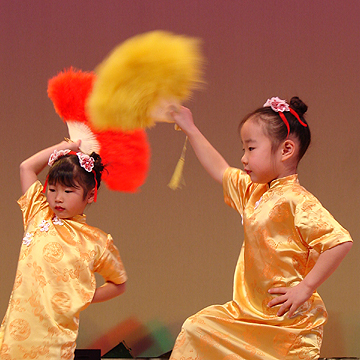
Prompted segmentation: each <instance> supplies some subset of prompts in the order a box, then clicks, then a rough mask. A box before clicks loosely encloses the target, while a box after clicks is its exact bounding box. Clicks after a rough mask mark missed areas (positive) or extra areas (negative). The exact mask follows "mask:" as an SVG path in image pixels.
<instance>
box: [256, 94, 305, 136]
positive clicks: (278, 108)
mask: <svg viewBox="0 0 360 360" xmlns="http://www.w3.org/2000/svg"><path fill="white" fill-rule="evenodd" d="M267 106H270V107H271V109H272V110H273V111H275V112H277V113H278V114H279V116H280V117H281V120H282V121H283V122H284V124H285V125H286V128H287V131H288V134H287V136H289V134H290V125H289V122H288V121H287V119H286V117H285V115H284V111H289V112H290V113H291V114H293V115H294V116H295V117H296V119H297V120H298V121H299V123H300V124H301V125H302V126H305V127H307V124H305V123H304V122H303V121H301V119H300V116H299V115H298V113H297V112H296V111H295V110H294V109H292V108H291V107H290V106H289V104H288V103H287V102H286V100H282V99H280V98H278V97H277V96H276V97H272V98H270V99H267V101H266V103H265V104H264V105H263V107H267Z"/></svg>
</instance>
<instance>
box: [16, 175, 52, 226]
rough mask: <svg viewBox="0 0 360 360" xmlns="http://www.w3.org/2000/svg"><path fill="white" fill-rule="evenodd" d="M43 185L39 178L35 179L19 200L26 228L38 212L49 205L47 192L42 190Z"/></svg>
mask: <svg viewBox="0 0 360 360" xmlns="http://www.w3.org/2000/svg"><path fill="white" fill-rule="evenodd" d="M42 190H43V186H42V184H41V182H40V181H39V180H37V181H35V182H34V183H33V184H32V185H31V186H30V187H29V188H28V190H27V191H26V192H25V194H24V195H22V196H21V197H20V199H19V200H18V204H19V206H20V210H21V211H22V214H23V223H24V228H26V227H27V225H28V223H29V221H30V220H31V219H32V218H33V217H34V215H35V214H36V213H38V212H39V211H40V210H42V209H44V208H45V207H47V206H48V205H47V204H48V203H47V200H46V196H45V194H44V193H43V192H42Z"/></svg>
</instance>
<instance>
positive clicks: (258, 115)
mask: <svg viewBox="0 0 360 360" xmlns="http://www.w3.org/2000/svg"><path fill="white" fill-rule="evenodd" d="M289 105H290V107H291V108H292V109H293V110H295V111H296V113H297V114H298V115H299V117H300V119H301V121H302V122H304V123H305V124H306V125H307V126H303V125H301V124H300V122H299V120H298V119H297V118H296V117H295V116H294V115H293V114H292V113H291V112H290V111H284V112H283V114H284V116H285V117H286V120H287V121H288V123H289V126H290V134H291V135H294V136H295V137H296V138H297V139H298V140H299V154H298V161H300V159H301V158H302V157H303V156H304V154H305V152H306V150H307V149H308V147H309V145H310V142H311V133H310V128H309V125H308V123H307V122H306V120H305V117H304V114H305V113H306V111H307V109H308V107H307V105H306V104H305V103H304V102H303V101H301V100H300V99H299V98H298V97H297V96H294V97H292V98H291V100H290V104H289ZM249 119H257V120H259V121H261V123H262V125H263V126H264V130H265V132H266V135H267V136H268V137H269V138H270V140H271V141H272V149H273V150H276V149H277V148H278V146H279V144H280V143H281V142H282V141H285V140H286V138H287V136H288V129H287V127H286V125H285V123H284V121H283V120H282V119H281V117H280V115H279V114H278V113H277V112H275V111H274V110H272V108H271V107H270V106H265V107H261V108H259V109H256V110H255V111H253V112H252V113H250V114H248V115H247V116H245V117H244V119H243V120H242V121H241V122H240V125H239V131H240V130H241V127H242V126H243V125H244V124H245V122H246V121H248V120H249Z"/></svg>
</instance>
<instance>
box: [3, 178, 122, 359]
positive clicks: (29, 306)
mask: <svg viewBox="0 0 360 360" xmlns="http://www.w3.org/2000/svg"><path fill="white" fill-rule="evenodd" d="M18 202H19V205H20V208H21V210H22V213H23V221H24V228H25V233H24V238H23V243H22V245H21V251H20V257H19V262H18V268H17V272H16V278H15V284H14V287H13V291H12V294H11V297H10V301H9V306H8V309H7V312H6V314H5V317H4V320H3V322H2V324H1V328H0V359H2V360H20V359H37V360H39V359H51V360H54V359H73V358H74V351H75V346H76V344H75V341H76V338H77V334H78V328H79V313H80V311H82V310H84V309H85V308H86V307H87V306H88V305H89V304H90V302H91V300H92V298H93V296H94V292H95V289H96V281H95V276H94V273H95V272H97V273H99V274H101V275H102V277H103V278H104V280H105V281H111V282H113V283H115V284H121V283H124V282H125V281H126V279H127V276H126V272H125V269H124V266H123V263H122V261H121V258H120V255H119V252H118V250H117V248H116V247H115V245H114V243H113V240H112V238H111V236H110V235H108V234H106V233H104V232H103V231H101V230H99V229H97V228H94V227H91V226H89V225H87V224H86V218H85V215H77V216H75V217H73V218H71V219H59V218H57V217H56V216H55V215H54V213H53V212H52V210H51V209H50V207H49V204H48V202H47V201H46V197H45V195H44V194H43V193H42V185H41V183H40V182H39V181H36V182H35V183H34V184H33V185H32V186H31V187H30V188H29V189H28V191H27V192H26V193H25V194H24V195H23V196H22V197H21V198H20V199H19V201H18Z"/></svg>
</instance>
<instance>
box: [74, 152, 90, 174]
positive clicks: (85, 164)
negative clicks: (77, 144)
mask: <svg viewBox="0 0 360 360" xmlns="http://www.w3.org/2000/svg"><path fill="white" fill-rule="evenodd" d="M76 155H77V156H78V158H79V163H80V166H81V167H82V168H84V169H85V170H86V171H87V172H92V169H93V168H94V162H95V160H94V158H93V157H92V156H89V155H87V154H84V153H82V152H78V153H76Z"/></svg>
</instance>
